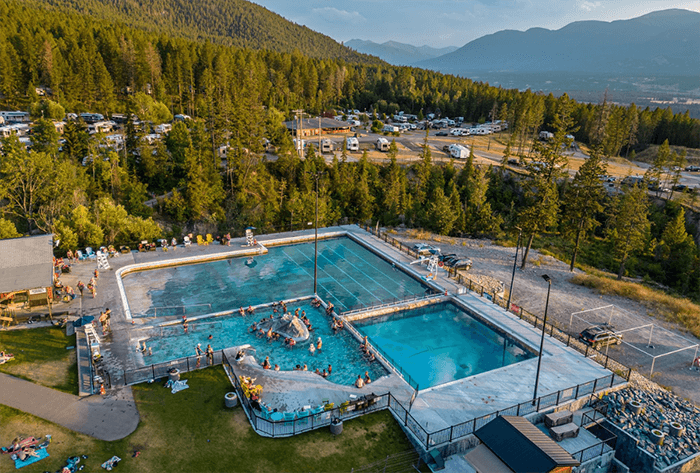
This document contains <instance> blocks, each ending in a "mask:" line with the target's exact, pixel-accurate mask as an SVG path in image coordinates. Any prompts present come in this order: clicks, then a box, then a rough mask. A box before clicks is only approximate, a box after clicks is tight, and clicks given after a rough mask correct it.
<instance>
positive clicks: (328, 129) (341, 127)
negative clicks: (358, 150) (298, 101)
mask: <svg viewBox="0 0 700 473" xmlns="http://www.w3.org/2000/svg"><path fill="white" fill-rule="evenodd" d="M284 125H285V126H286V127H287V130H289V131H290V132H292V133H293V134H296V131H297V126H298V125H299V123H298V121H297V120H290V121H288V122H284ZM351 126H352V125H351V124H350V123H348V122H341V121H338V120H335V119H333V118H321V122H320V127H321V133H347V132H349V131H350V127H351ZM318 129H319V119H318V118H305V119H303V120H302V121H301V131H302V137H306V136H315V135H318Z"/></svg>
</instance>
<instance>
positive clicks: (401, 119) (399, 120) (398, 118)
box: [393, 112, 408, 123]
mask: <svg viewBox="0 0 700 473" xmlns="http://www.w3.org/2000/svg"><path fill="white" fill-rule="evenodd" d="M393 119H394V121H395V122H396V123H406V122H408V118H406V117H405V116H404V115H403V112H400V113H399V114H398V115H394V117H393Z"/></svg>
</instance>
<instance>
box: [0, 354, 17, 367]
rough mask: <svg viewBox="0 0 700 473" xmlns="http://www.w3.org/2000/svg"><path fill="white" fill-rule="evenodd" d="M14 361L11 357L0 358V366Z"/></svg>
mask: <svg viewBox="0 0 700 473" xmlns="http://www.w3.org/2000/svg"><path fill="white" fill-rule="evenodd" d="M14 359H15V357H14V356H12V355H10V356H0V365H3V364H5V363H6V362H8V361H12V360H14Z"/></svg>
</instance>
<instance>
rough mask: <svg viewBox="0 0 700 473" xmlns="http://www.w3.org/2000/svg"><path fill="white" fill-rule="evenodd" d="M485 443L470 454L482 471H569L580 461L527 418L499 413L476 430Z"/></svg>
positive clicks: (546, 472)
mask: <svg viewBox="0 0 700 473" xmlns="http://www.w3.org/2000/svg"><path fill="white" fill-rule="evenodd" d="M474 435H476V436H477V438H478V439H479V440H481V442H482V445H479V446H478V447H477V448H475V449H474V450H472V451H471V452H469V453H468V454H467V455H466V459H467V460H468V461H469V462H470V463H471V464H472V466H474V467H475V468H476V470H477V471H478V472H481V473H495V472H499V473H500V472H515V473H550V472H556V473H565V472H570V471H571V470H572V468H573V467H575V466H579V465H580V463H579V462H578V461H576V460H575V459H574V457H572V456H571V455H570V454H569V452H567V451H566V450H564V449H563V448H562V447H560V446H559V445H557V443H556V442H555V441H554V440H552V439H551V438H549V437H547V435H546V434H545V433H544V432H542V431H541V430H540V429H538V428H537V427H535V426H534V425H532V423H531V422H530V421H528V420H527V419H525V418H523V417H516V416H499V417H496V418H495V419H494V420H492V421H491V422H489V423H488V424H486V425H484V426H483V427H481V428H480V429H479V430H477V431H476V432H474Z"/></svg>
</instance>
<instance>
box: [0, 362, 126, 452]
mask: <svg viewBox="0 0 700 473" xmlns="http://www.w3.org/2000/svg"><path fill="white" fill-rule="evenodd" d="M0 404H4V405H6V406H10V407H14V408H15V409H19V410H21V411H24V412H27V413H29V414H32V415H35V416H37V417H41V418H42V419H45V420H48V421H51V422H54V423H56V424H59V425H61V426H63V427H66V428H68V429H71V430H75V431H76V432H80V433H83V434H86V435H89V436H91V437H95V438H97V439H100V440H108V441H112V440H119V439H122V438H124V437H126V436H127V435H129V434H131V433H132V432H133V431H134V430H136V427H137V426H138V424H139V411H138V410H137V409H136V404H135V402H134V398H133V395H132V393H131V388H130V387H127V388H123V389H119V390H113V391H110V394H109V395H107V396H104V397H103V396H99V395H97V396H90V397H84V398H80V397H78V396H73V395H72V394H68V393H64V392H61V391H56V390H54V389H50V388H47V387H44V386H40V385H38V384H34V383H31V382H29V381H25V380H23V379H19V378H15V377H13V376H9V375H6V374H3V373H0Z"/></svg>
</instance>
